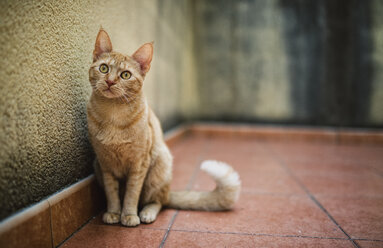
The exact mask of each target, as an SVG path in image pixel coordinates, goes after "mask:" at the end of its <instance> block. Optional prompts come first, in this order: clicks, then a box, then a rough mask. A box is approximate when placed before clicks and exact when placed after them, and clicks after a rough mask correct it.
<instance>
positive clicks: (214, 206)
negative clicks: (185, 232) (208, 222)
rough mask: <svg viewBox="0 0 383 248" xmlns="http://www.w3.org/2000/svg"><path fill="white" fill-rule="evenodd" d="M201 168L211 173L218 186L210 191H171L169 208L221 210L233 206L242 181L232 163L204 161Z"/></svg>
mask: <svg viewBox="0 0 383 248" xmlns="http://www.w3.org/2000/svg"><path fill="white" fill-rule="evenodd" d="M201 170H203V171H205V172H206V173H207V174H209V175H210V176H211V177H212V178H213V179H214V180H215V182H216V184H217V186H216V188H215V189H214V190H213V191H210V192H198V191H176V192H170V200H169V203H168V204H167V207H169V208H176V209H190V210H207V211H221V210H229V209H231V208H233V205H234V203H235V202H236V201H237V199H238V197H239V192H240V189H241V181H240V179H239V175H238V173H237V172H236V171H235V170H233V168H231V166H230V165H228V164H225V163H223V162H218V161H212V160H208V161H204V162H203V163H202V164H201Z"/></svg>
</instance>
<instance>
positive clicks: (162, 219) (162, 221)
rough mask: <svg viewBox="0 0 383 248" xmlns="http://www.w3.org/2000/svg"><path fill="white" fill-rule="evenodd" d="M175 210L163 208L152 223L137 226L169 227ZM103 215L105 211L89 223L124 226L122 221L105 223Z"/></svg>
mask: <svg viewBox="0 0 383 248" xmlns="http://www.w3.org/2000/svg"><path fill="white" fill-rule="evenodd" d="M175 212H176V211H175V210H173V209H163V210H161V212H160V213H159V215H158V216H157V219H156V221H155V222H153V223H151V224H140V225H139V226H138V227H137V228H150V229H167V228H168V226H169V223H170V220H171V219H172V217H173V215H174V214H175ZM102 215H103V213H101V214H99V215H97V216H96V217H95V218H94V219H93V220H91V221H90V222H89V223H88V225H99V226H106V227H107V226H116V227H123V226H122V225H121V224H120V223H117V224H105V223H104V222H103V221H102Z"/></svg>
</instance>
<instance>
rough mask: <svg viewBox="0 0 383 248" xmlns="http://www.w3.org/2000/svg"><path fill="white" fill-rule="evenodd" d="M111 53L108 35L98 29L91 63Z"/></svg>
mask: <svg viewBox="0 0 383 248" xmlns="http://www.w3.org/2000/svg"><path fill="white" fill-rule="evenodd" d="M111 51H112V42H111V41H110V38H109V35H108V33H107V32H106V31H105V30H104V29H102V28H100V31H98V35H97V38H96V45H95V47H94V51H93V62H94V61H96V60H97V59H98V58H99V57H100V55H101V54H103V53H110V52H111Z"/></svg>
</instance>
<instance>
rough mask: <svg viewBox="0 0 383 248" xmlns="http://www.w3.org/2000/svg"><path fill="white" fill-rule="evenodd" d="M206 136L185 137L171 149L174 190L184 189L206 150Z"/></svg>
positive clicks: (172, 185) (172, 186)
mask: <svg viewBox="0 0 383 248" xmlns="http://www.w3.org/2000/svg"><path fill="white" fill-rule="evenodd" d="M206 146H207V145H206V140H205V138H198V139H185V140H183V141H182V142H181V143H180V144H179V145H178V146H177V147H175V148H174V149H172V150H171V153H172V155H173V157H174V161H173V180H172V184H171V189H172V190H184V189H186V187H187V186H188V184H189V182H190V179H191V177H192V175H193V173H194V172H195V170H196V168H197V167H198V166H199V164H200V163H201V162H202V160H203V156H204V152H205V151H206Z"/></svg>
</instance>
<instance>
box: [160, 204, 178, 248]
mask: <svg viewBox="0 0 383 248" xmlns="http://www.w3.org/2000/svg"><path fill="white" fill-rule="evenodd" d="M178 212H179V210H176V212H175V213H174V214H173V216H172V219H171V220H170V223H169V226H168V228H167V229H166V232H165V235H164V237H163V238H162V241H161V244H160V248H163V247H164V246H165V242H166V240H167V239H168V236H169V232H170V229H171V228H172V226H173V223H174V221H175V219H176V217H177V215H178Z"/></svg>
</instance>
